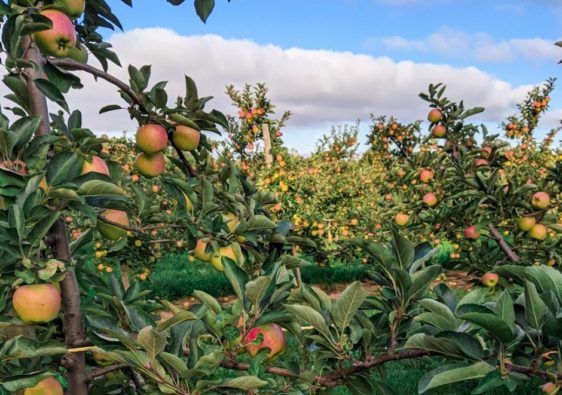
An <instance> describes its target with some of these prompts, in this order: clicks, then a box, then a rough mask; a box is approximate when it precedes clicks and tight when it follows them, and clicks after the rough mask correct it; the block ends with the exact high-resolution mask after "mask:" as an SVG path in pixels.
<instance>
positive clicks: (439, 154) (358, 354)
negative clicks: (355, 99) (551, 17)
mask: <svg viewBox="0 0 562 395" xmlns="http://www.w3.org/2000/svg"><path fill="white" fill-rule="evenodd" d="M122 1H123V3H125V4H127V5H129V6H134V5H133V4H132V3H133V2H132V1H131V0H122ZM159 2H161V3H164V1H163V0H159ZM154 3H155V4H154V7H157V6H160V5H157V4H156V3H157V1H155V0H154ZM168 3H171V4H172V5H173V6H178V7H189V6H190V5H189V4H186V3H190V2H184V1H182V0H174V1H172V0H168ZM168 5H169V4H168ZM194 5H195V12H196V13H197V15H198V16H199V17H200V18H201V20H202V21H205V20H206V19H207V18H208V17H209V15H210V14H211V12H212V10H213V6H214V1H213V0H195V1H194ZM169 6H171V5H169ZM0 11H1V15H2V20H3V29H2V51H3V59H4V65H5V71H4V76H3V82H4V84H5V86H6V88H7V89H8V90H9V93H8V95H6V96H5V101H4V103H10V106H9V107H3V110H5V111H6V112H9V114H8V113H6V114H0V136H1V138H0V394H12V393H16V394H28V395H31V394H45V395H56V394H63V393H66V394H72V395H82V394H88V393H90V394H107V393H111V394H118V393H124V394H157V393H167V394H224V393H228V394H271V393H287V394H295V395H296V394H330V393H334V392H332V391H334V390H338V391H339V390H341V391H344V392H342V393H352V394H391V393H400V387H399V388H398V389H397V388H395V387H392V385H391V383H390V381H389V375H388V374H387V373H388V369H390V367H389V366H394V367H396V364H397V363H398V364H399V365H398V366H401V367H407V366H409V365H408V364H412V363H413V362H412V360H415V361H421V362H420V363H426V366H429V365H430V364H433V365H432V367H431V368H428V369H427V370H426V371H424V372H423V376H422V377H421V379H420V380H419V382H418V383H417V384H416V385H417V390H416V391H417V393H420V394H421V393H426V392H428V393H440V392H438V391H440V389H441V388H444V387H447V386H451V385H454V384H455V383H459V382H464V381H465V380H466V381H467V385H470V386H472V387H470V388H471V389H472V390H473V392H472V393H478V394H481V393H490V394H491V393H503V392H498V391H508V392H513V393H537V392H541V391H542V392H544V393H547V394H555V393H556V392H558V391H559V389H560V387H561V386H562V357H561V355H560V352H561V351H560V350H561V346H562V343H561V342H562V319H561V318H560V317H562V272H561V271H560V267H561V265H562V237H561V232H562V211H561V210H560V205H561V202H562V151H561V150H560V148H559V147H557V146H556V144H555V139H556V138H557V137H556V135H557V133H558V131H559V130H558V129H553V130H552V131H550V132H549V133H548V134H547V136H546V138H544V139H542V140H539V139H537V138H536V136H535V135H536V131H537V127H539V124H540V120H541V117H542V116H543V115H544V114H545V113H546V112H547V111H548V109H549V101H550V94H551V92H552V90H553V89H554V85H555V80H554V79H549V80H547V81H546V82H545V83H544V84H543V85H542V86H539V87H536V88H534V89H532V90H530V91H529V92H528V94H527V96H526V97H525V99H524V100H523V101H522V102H521V103H520V104H519V105H518V106H517V108H516V109H514V111H515V113H514V115H512V116H510V117H508V118H507V119H506V120H505V121H504V122H503V123H502V125H501V127H500V128H499V130H497V131H493V132H492V131H489V130H487V128H486V127H485V126H484V125H478V124H473V123H471V121H472V119H474V118H473V117H474V116H476V115H477V114H479V113H481V112H483V111H484V109H483V108H481V107H471V108H467V107H465V104H464V102H462V101H461V102H454V101H451V100H450V99H448V98H447V91H446V87H445V86H444V85H442V84H435V85H430V86H429V88H428V91H427V92H423V93H421V94H420V100H423V101H425V102H426V103H427V113H426V114H420V119H422V120H423V121H426V120H427V122H425V123H422V122H421V121H419V120H418V121H416V120H414V121H412V122H411V123H403V122H402V121H400V120H398V119H396V118H394V117H392V116H386V115H376V114H373V115H371V124H370V125H369V128H370V132H369V135H368V138H367V141H366V144H367V145H368V149H367V151H366V152H364V153H362V154H359V153H358V152H359V146H360V144H364V143H365V142H360V141H359V137H358V136H359V133H358V130H359V127H358V125H346V126H342V127H335V128H333V129H332V130H331V131H330V132H329V133H328V134H326V136H324V137H323V138H322V139H321V140H320V141H319V142H318V145H317V149H316V150H315V152H314V153H313V154H312V155H310V156H308V157H302V156H299V155H297V154H295V153H292V152H290V151H289V150H288V149H287V148H286V146H285V145H284V143H283V132H282V130H283V128H284V125H285V123H286V122H287V121H288V120H289V119H290V116H291V114H290V112H286V113H284V114H282V115H281V116H280V117H278V118H276V114H275V112H274V105H273V104H272V103H271V101H270V99H269V98H268V90H267V87H266V86H265V85H264V84H257V85H255V86H251V85H247V86H245V87H242V88H236V87H234V86H228V87H227V89H226V90H227V94H228V95H229V97H230V99H231V100H232V103H233V105H234V107H235V108H236V110H235V116H228V115H225V114H223V113H221V112H219V111H217V110H214V109H210V108H209V106H212V103H213V102H212V100H211V98H210V97H207V96H204V95H202V94H200V92H199V91H198V89H197V85H196V81H194V80H193V79H191V78H190V77H188V76H186V77H185V93H184V95H183V96H182V97H178V98H172V97H169V96H168V93H167V91H166V88H167V86H166V82H165V81H156V82H154V81H152V80H151V79H150V77H151V67H150V66H148V65H121V63H120V61H119V54H118V53H115V52H114V51H113V50H112V48H111V46H110V44H109V43H107V42H104V41H103V36H102V35H101V33H100V31H101V30H102V29H106V28H111V29H115V28H119V29H121V28H122V26H121V23H120V21H119V18H118V16H117V15H114V14H113V13H112V11H111V8H110V7H109V5H108V4H107V2H106V1H105V0H45V1H33V0H11V1H7V0H0ZM110 62H111V63H113V64H116V65H118V66H121V67H127V70H128V74H129V79H128V81H124V80H120V79H118V78H116V77H115V76H113V75H111V74H110V73H109V72H108V65H109V63H110ZM84 74H90V75H92V76H94V77H96V80H97V83H99V84H110V85H111V86H113V87H114V88H115V89H116V90H118V91H119V93H120V96H121V98H122V102H121V103H118V104H115V103H106V105H105V106H104V107H103V108H101V109H100V115H99V116H100V117H103V116H104V115H103V114H104V113H106V112H108V111H116V110H121V111H127V112H128V114H129V115H130V117H131V118H132V119H134V120H135V121H136V122H137V123H138V129H137V130H136V132H135V134H134V141H131V140H128V139H126V138H120V139H119V138H112V139H108V138H106V137H103V136H102V137H99V136H98V135H96V134H94V133H93V131H92V130H90V129H88V125H86V124H83V122H82V116H81V113H80V110H79V109H75V108H74V107H73V106H75V105H76V106H79V105H80V103H68V102H67V101H66V99H65V96H66V94H67V93H68V92H69V91H70V90H71V89H80V88H82V85H81V82H80V77H81V76H83V75H84ZM428 123H429V128H426V125H427V124H428ZM221 135H222V136H223V137H224V138H220V136H221ZM169 254H177V255H178V256H181V257H182V259H183V260H184V263H185V265H186V266H187V265H192V264H193V265H195V264H201V265H205V266H204V267H205V268H207V267H208V268H212V269H211V270H213V271H215V272H216V273H215V274H216V276H220V277H215V278H221V279H222V278H225V279H226V280H227V281H228V283H229V285H230V286H231V289H232V293H233V296H234V297H233V298H232V299H231V300H230V302H229V303H221V302H219V300H218V298H217V297H216V296H217V295H212V294H210V293H207V292H203V291H201V290H195V291H194V292H193V293H192V295H184V296H191V297H193V298H195V300H196V303H194V304H192V305H189V306H185V305H182V304H178V303H174V302H173V301H167V300H163V299H161V298H156V297H154V296H153V292H154V291H155V290H154V289H152V288H151V275H152V272H153V271H154V270H156V268H157V265H158V262H159V261H160V259H161V258H162V257H164V256H166V255H169ZM439 254H441V255H443V254H445V255H446V260H445V262H444V263H443V262H442V261H440V262H438V261H437V259H436V256H437V255H439ZM333 262H339V264H342V263H343V264H350V265H351V263H352V262H360V265H361V267H363V268H365V270H366V273H367V276H368V279H369V280H370V281H371V283H374V284H375V285H376V288H375V289H374V288H372V287H371V288H369V289H367V288H365V287H364V284H363V283H362V282H360V281H355V282H351V283H349V284H346V286H345V289H344V290H343V291H342V292H341V293H340V294H339V295H338V296H337V297H332V296H330V295H329V294H328V293H327V292H325V291H324V290H322V289H321V288H319V287H314V286H311V285H310V284H307V283H306V282H305V281H303V278H302V275H301V274H302V270H304V269H306V268H307V267H310V266H319V267H322V268H323V270H330V266H331V265H332V263H333ZM443 266H445V267H443ZM452 268H454V269H458V270H461V271H462V272H463V273H464V275H465V276H466V278H467V281H469V282H470V281H472V283H473V284H472V285H473V287H472V288H471V289H470V290H468V291H467V290H459V289H455V288H453V287H449V285H448V284H447V281H446V279H447V271H446V269H452ZM474 279H476V280H474ZM373 289H374V290H373ZM434 388H437V390H434ZM455 388H459V387H455ZM436 391H437V392H436ZM526 391H532V392H526ZM533 391H534V392H533ZM338 393H340V392H338ZM505 393H507V392H505Z"/></svg>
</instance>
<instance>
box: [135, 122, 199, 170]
mask: <svg viewBox="0 0 562 395" xmlns="http://www.w3.org/2000/svg"><path fill="white" fill-rule="evenodd" d="M135 140H136V143H137V148H138V149H140V150H141V151H142V152H141V153H140V154H139V155H138V156H137V158H136V159H135V167H136V169H137V170H138V171H139V173H140V174H142V175H143V176H145V177H147V178H153V177H157V176H159V175H160V174H162V173H164V170H165V164H166V161H165V158H164V154H163V152H162V151H164V150H165V149H166V147H167V146H168V133H167V132H166V129H164V127H163V126H161V125H158V124H155V123H149V124H146V125H143V126H141V127H139V128H138V130H137V133H136V135H135ZM200 141H201V133H200V132H199V131H198V130H197V129H194V128H191V127H188V126H185V125H176V126H175V128H174V131H173V132H172V143H173V145H174V147H176V148H178V149H180V150H182V151H194V150H196V149H197V147H199V143H200Z"/></svg>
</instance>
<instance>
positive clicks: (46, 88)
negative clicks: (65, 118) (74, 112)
mask: <svg viewBox="0 0 562 395" xmlns="http://www.w3.org/2000/svg"><path fill="white" fill-rule="evenodd" d="M34 81H35V85H36V86H37V88H38V89H39V90H40V91H41V92H42V93H43V94H44V95H45V96H47V97H48V98H49V99H50V100H52V101H53V102H55V103H57V104H58V105H59V106H61V107H62V108H63V109H64V110H65V111H66V112H70V110H69V109H68V104H67V103H66V100H65V99H64V96H63V95H62V93H61V91H60V90H59V88H57V87H56V85H55V84H53V83H52V82H50V81H49V80H46V79H43V78H36V79H35V80H34Z"/></svg>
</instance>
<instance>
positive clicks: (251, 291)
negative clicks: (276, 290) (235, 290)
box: [245, 276, 271, 306]
mask: <svg viewBox="0 0 562 395" xmlns="http://www.w3.org/2000/svg"><path fill="white" fill-rule="evenodd" d="M270 281H271V280H270V279H269V278H268V277H265V276H260V277H258V278H256V279H255V280H252V281H249V282H248V283H247V284H246V287H245V288H246V297H247V298H248V300H249V301H250V302H251V303H252V304H253V305H255V306H258V305H259V304H260V302H261V299H262V298H263V296H264V295H265V292H266V290H267V287H268V286H269V284H270Z"/></svg>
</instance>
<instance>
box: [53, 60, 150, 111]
mask: <svg viewBox="0 0 562 395" xmlns="http://www.w3.org/2000/svg"><path fill="white" fill-rule="evenodd" d="M49 63H51V64H53V65H55V66H59V67H62V68H64V69H67V70H80V71H85V72H87V73H89V74H91V75H93V76H94V77H96V78H98V77H99V78H101V79H104V80H106V81H107V82H109V83H110V84H113V85H115V86H116V87H118V88H119V89H121V90H122V91H123V92H125V93H126V94H127V95H128V96H129V97H130V98H131V100H133V101H134V102H135V103H136V104H137V105H138V106H139V107H140V108H141V109H142V110H143V111H144V112H146V113H148V110H147V109H146V108H145V106H144V103H143V102H142V100H141V99H140V97H138V95H137V94H136V93H135V92H134V91H133V90H132V89H131V87H130V86H129V85H127V84H126V83H124V82H123V81H121V80H120V79H119V78H117V77H114V76H113V75H111V74H109V73H106V72H105V71H103V70H100V69H98V68H96V67H93V66H90V65H88V64H84V63H80V62H77V61H75V60H71V59H67V58H65V59H58V58H57V59H55V58H52V59H49Z"/></svg>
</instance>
